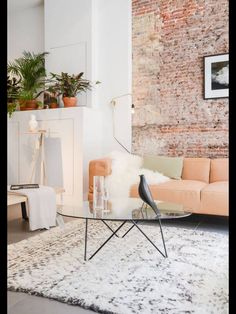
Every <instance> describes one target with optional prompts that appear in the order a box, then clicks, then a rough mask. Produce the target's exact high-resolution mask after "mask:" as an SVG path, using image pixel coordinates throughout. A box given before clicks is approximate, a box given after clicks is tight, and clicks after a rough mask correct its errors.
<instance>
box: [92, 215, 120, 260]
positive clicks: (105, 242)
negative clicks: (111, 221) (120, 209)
mask: <svg viewBox="0 0 236 314" xmlns="http://www.w3.org/2000/svg"><path fill="white" fill-rule="evenodd" d="M125 223H126V220H125V221H123V222H122V224H121V225H120V226H119V227H118V228H117V229H116V230H115V231H114V232H113V233H112V235H111V236H110V237H109V238H108V239H107V240H106V241H105V242H104V243H103V244H102V245H101V246H100V247H99V248H98V249H97V250H96V251H95V252H94V253H93V255H91V256H90V258H89V260H91V259H92V258H93V257H94V255H96V254H97V253H98V252H99V251H100V250H101V248H102V247H103V246H104V245H105V244H106V243H107V242H108V241H109V240H110V239H111V238H112V237H113V236H114V235H115V234H116V233H117V232H118V231H119V230H120V228H122V227H123V226H124V224H125Z"/></svg>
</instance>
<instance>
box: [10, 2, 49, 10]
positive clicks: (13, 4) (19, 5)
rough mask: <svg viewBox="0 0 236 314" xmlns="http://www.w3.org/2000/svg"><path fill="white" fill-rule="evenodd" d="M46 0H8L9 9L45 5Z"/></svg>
mask: <svg viewBox="0 0 236 314" xmlns="http://www.w3.org/2000/svg"><path fill="white" fill-rule="evenodd" d="M43 3H44V0H7V9H8V11H15V10H21V9H27V8H32V7H36V6H39V5H43Z"/></svg>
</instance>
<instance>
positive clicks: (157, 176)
mask: <svg viewBox="0 0 236 314" xmlns="http://www.w3.org/2000/svg"><path fill="white" fill-rule="evenodd" d="M107 157H109V158H111V159H112V164H111V168H112V173H111V175H109V176H107V177H106V186H107V188H108V191H109V195H110V197H129V192H130V188H131V186H132V185H133V184H138V183H139V180H140V177H139V175H140V174H143V175H145V178H146V180H147V183H148V184H159V183H163V182H166V181H169V180H170V178H169V177H166V176H164V175H163V174H161V173H159V172H158V171H152V170H149V169H145V168H142V164H143V158H142V157H140V156H138V155H133V154H128V153H124V152H120V151H113V152H111V153H110V154H109V155H108V156H107Z"/></svg>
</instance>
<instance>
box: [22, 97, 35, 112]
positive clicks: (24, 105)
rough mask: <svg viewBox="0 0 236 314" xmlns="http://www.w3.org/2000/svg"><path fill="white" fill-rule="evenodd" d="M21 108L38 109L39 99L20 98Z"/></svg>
mask: <svg viewBox="0 0 236 314" xmlns="http://www.w3.org/2000/svg"><path fill="white" fill-rule="evenodd" d="M19 103H20V110H36V109H38V104H37V100H35V99H32V100H20V101H19Z"/></svg>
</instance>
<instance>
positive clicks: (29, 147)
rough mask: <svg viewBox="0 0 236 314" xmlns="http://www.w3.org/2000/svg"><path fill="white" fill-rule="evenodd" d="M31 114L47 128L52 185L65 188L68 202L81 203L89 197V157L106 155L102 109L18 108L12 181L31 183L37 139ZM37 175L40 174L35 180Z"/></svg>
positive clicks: (11, 140) (11, 134) (11, 147)
mask: <svg viewBox="0 0 236 314" xmlns="http://www.w3.org/2000/svg"><path fill="white" fill-rule="evenodd" d="M31 114H34V115H35V116H36V120H37V121H38V122H39V126H38V128H39V129H46V130H47V135H46V139H45V155H46V171H47V177H48V185H51V186H63V187H64V188H65V193H64V203H65V204H66V205H79V204H81V202H82V201H83V200H86V199H87V193H88V164H89V161H90V160H92V159H95V158H99V157H101V156H102V152H101V130H102V122H101V121H102V120H101V112H100V111H99V110H96V109H93V108H87V107H75V108H58V109H44V110H33V111H17V112H15V113H14V114H13V115H12V117H11V118H8V184H17V183H27V182H28V179H29V176H30V166H31V162H32V157H33V151H34V147H35V146H34V145H35V140H36V139H37V135H31V134H27V131H28V129H29V127H28V122H29V119H30V115H31ZM38 168H39V165H38ZM37 178H38V177H37V174H36V178H35V181H37ZM36 183H37V182H36Z"/></svg>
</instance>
